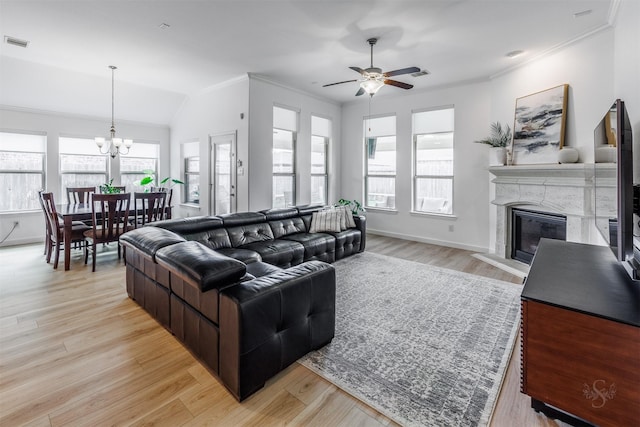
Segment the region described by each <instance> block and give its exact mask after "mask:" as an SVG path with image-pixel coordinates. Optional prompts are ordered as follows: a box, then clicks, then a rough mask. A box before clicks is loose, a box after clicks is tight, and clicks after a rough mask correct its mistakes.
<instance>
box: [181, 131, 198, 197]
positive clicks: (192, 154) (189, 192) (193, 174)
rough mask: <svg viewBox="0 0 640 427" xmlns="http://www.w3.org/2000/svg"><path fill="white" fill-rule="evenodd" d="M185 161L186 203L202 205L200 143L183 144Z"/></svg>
mask: <svg viewBox="0 0 640 427" xmlns="http://www.w3.org/2000/svg"><path fill="white" fill-rule="evenodd" d="M182 157H183V159H184V160H183V161H184V188H185V195H184V202H185V203H191V204H195V205H198V204H200V143H199V142H186V143H184V144H182Z"/></svg>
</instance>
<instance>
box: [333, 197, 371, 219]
mask: <svg viewBox="0 0 640 427" xmlns="http://www.w3.org/2000/svg"><path fill="white" fill-rule="evenodd" d="M338 206H346V207H348V208H349V209H351V213H353V214H354V215H358V214H360V213H364V212H365V209H364V207H363V206H362V205H361V204H360V202H358V201H357V200H347V199H340V200H338Z"/></svg>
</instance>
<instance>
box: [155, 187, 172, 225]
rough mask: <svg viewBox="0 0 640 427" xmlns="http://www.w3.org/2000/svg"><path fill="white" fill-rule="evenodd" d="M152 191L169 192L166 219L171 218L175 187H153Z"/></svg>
mask: <svg viewBox="0 0 640 427" xmlns="http://www.w3.org/2000/svg"><path fill="white" fill-rule="evenodd" d="M151 192H152V193H167V202H166V206H167V211H166V215H165V218H164V219H171V200H172V199H173V188H170V187H151Z"/></svg>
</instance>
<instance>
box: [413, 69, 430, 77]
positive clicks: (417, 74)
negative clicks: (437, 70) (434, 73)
mask: <svg viewBox="0 0 640 427" xmlns="http://www.w3.org/2000/svg"><path fill="white" fill-rule="evenodd" d="M427 74H431V73H429V70H421V71H418V72H417V73H411V75H412V76H413V77H421V76H426V75H427Z"/></svg>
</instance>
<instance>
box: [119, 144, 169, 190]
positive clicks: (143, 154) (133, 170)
mask: <svg viewBox="0 0 640 427" xmlns="http://www.w3.org/2000/svg"><path fill="white" fill-rule="evenodd" d="M159 148H160V145H159V144H158V143H145V142H138V141H136V142H135V144H133V145H132V146H131V148H130V149H129V153H128V154H127V155H125V156H123V155H119V156H118V157H119V159H120V185H124V186H125V187H126V191H127V192H128V193H134V192H143V191H144V190H145V187H144V186H141V185H140V180H142V178H144V177H145V176H148V175H153V176H154V177H156V182H157V178H159V177H158V151H159Z"/></svg>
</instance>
